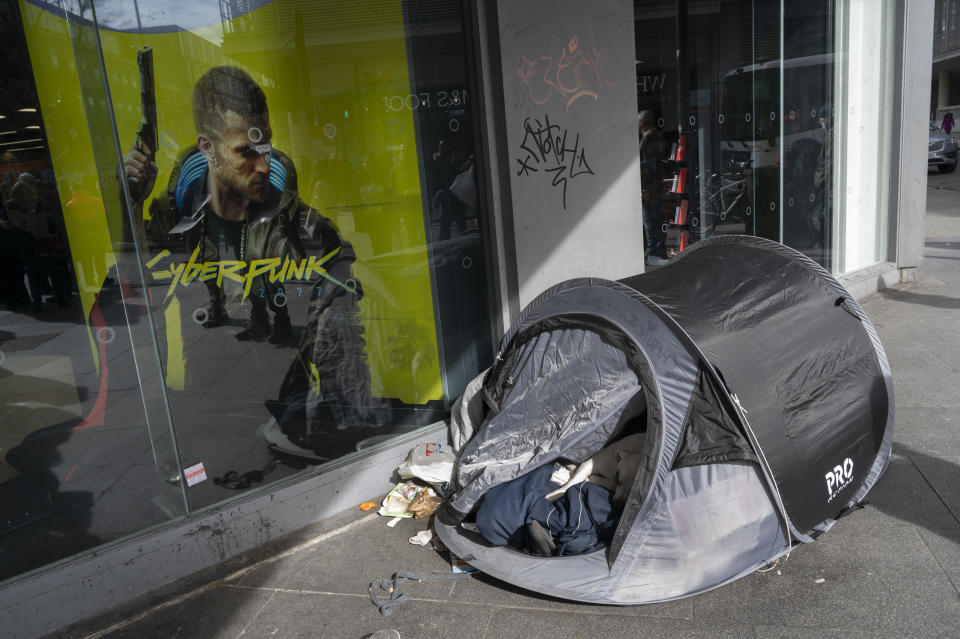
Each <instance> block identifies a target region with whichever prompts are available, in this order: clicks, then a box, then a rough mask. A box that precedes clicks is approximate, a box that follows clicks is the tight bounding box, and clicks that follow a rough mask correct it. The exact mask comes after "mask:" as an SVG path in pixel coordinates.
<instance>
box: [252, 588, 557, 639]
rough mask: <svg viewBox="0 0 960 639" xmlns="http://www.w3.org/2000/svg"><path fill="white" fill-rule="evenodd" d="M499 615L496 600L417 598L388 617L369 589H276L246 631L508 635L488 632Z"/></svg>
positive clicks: (293, 638)
mask: <svg viewBox="0 0 960 639" xmlns="http://www.w3.org/2000/svg"><path fill="white" fill-rule="evenodd" d="M234 589H238V590H239V589H243V588H242V587H236V588H234ZM258 592H261V593H266V592H268V591H258ZM498 615H499V611H496V613H495V611H494V609H493V608H492V607H490V606H481V605H463V604H461V605H457V606H451V605H449V604H445V603H444V602H443V601H437V600H423V599H420V598H413V599H411V600H410V601H407V602H406V603H404V604H403V606H401V607H400V608H398V609H397V610H396V611H395V612H394V613H393V614H392V615H391V616H389V617H384V616H382V615H381V614H380V613H379V612H377V609H376V608H374V607H373V605H372V604H371V603H370V600H369V599H368V598H367V596H366V595H365V594H364V595H344V594H329V593H325V594H321V593H313V592H309V591H301V592H295V591H274V596H273V598H272V599H271V600H270V601H269V602H268V603H267V604H266V606H264V608H263V610H262V611H260V612H259V614H258V615H257V616H256V618H255V619H253V620H252V621H251V622H250V624H249V625H248V626H247V627H246V632H245V634H244V636H245V637H283V638H284V639H360V638H361V637H366V636H368V635H370V634H372V633H374V632H376V631H378V630H385V629H394V630H396V631H398V632H399V633H400V637H402V638H403V639H413V638H415V637H416V638H418V639H453V638H456V639H483V638H484V637H491V638H493V637H502V636H504V635H499V634H491V633H488V632H487V627H488V624H489V623H490V622H491V620H492V618H493V617H495V616H498ZM526 627H527V629H528V634H526V635H524V636H526V637H547V636H564V635H545V634H541V633H540V631H539V629H536V630H534V628H533V627H531V626H530V625H527V626H526ZM234 636H236V635H234ZM565 636H570V635H565Z"/></svg>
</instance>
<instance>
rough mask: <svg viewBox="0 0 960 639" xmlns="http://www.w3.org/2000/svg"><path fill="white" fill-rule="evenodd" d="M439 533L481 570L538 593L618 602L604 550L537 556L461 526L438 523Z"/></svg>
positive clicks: (601, 601)
mask: <svg viewBox="0 0 960 639" xmlns="http://www.w3.org/2000/svg"><path fill="white" fill-rule="evenodd" d="M434 525H435V526H436V531H437V535H438V536H439V537H440V540H441V541H443V543H444V544H445V545H446V546H447V548H449V549H450V551H451V552H452V553H453V554H455V555H457V556H458V557H461V558H463V559H464V560H465V561H467V562H469V563H470V564H471V565H472V566H475V567H476V568H477V569H478V570H480V571H481V572H483V573H485V574H488V575H490V576H491V577H495V578H497V579H501V580H503V581H505V582H507V583H511V584H514V585H515V586H519V587H521V588H526V589H528V590H533V591H534V592H539V593H543V594H545V595H551V596H554V597H561V598H564V599H572V600H575V601H582V602H588V603H605V604H610V603H616V602H614V601H613V600H612V599H611V597H610V589H611V587H612V586H613V581H612V580H611V579H610V570H609V568H608V566H607V555H606V553H605V552H604V551H603V550H599V551H597V552H592V553H589V554H586V555H572V556H566V557H534V556H533V555H528V554H526V553H522V552H519V551H517V550H513V549H511V548H506V547H494V546H491V545H490V544H488V543H487V542H486V541H484V540H483V538H482V537H480V536H479V535H476V534H474V533H471V532H469V531H466V530H464V529H463V528H462V527H460V526H459V525H450V524H447V523H444V522H443V520H442V519H439V518H438V519H436V520H435V522H434Z"/></svg>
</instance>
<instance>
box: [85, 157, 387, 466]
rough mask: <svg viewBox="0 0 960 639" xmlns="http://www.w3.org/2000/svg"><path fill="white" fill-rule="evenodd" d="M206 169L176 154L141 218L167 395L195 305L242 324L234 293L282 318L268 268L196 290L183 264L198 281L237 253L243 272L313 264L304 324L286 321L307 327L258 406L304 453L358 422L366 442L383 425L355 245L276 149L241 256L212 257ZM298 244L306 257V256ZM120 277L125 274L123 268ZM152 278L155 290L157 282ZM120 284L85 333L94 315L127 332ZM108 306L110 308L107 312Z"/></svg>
mask: <svg viewBox="0 0 960 639" xmlns="http://www.w3.org/2000/svg"><path fill="white" fill-rule="evenodd" d="M207 170H208V169H207V162H206V160H205V158H204V157H203V155H202V154H201V153H200V152H199V151H198V150H197V149H196V148H193V149H189V150H188V151H187V152H185V153H184V154H182V155H181V157H180V158H179V160H178V161H177V163H176V165H175V166H174V168H173V170H172V171H171V175H170V179H169V182H168V185H167V188H166V189H165V190H164V191H163V192H162V193H161V194H160V195H159V196H157V197H156V198H154V199H153V200H152V201H151V203H150V207H149V212H150V219H149V220H147V221H146V232H147V237H148V242H149V244H150V246H149V247H146V248H147V254H146V255H145V256H143V257H142V262H143V263H145V265H146V266H147V268H146V269H145V275H146V277H147V280H148V281H147V286H148V287H151V291H150V296H151V297H152V298H153V299H152V302H148V303H149V304H150V305H151V306H153V307H154V308H156V307H157V306H158V305H159V306H161V307H162V310H160V311H156V312H154V314H153V315H154V319H155V321H156V322H157V324H158V330H157V337H158V339H159V340H160V342H161V357H162V358H163V360H164V369H165V370H164V375H165V382H166V386H167V388H168V389H170V390H174V391H177V390H184V389H187V388H189V387H190V385H191V382H192V381H193V376H194V372H193V369H194V368H195V367H194V366H192V365H191V362H190V354H191V353H192V352H197V351H198V350H201V349H197V348H196V347H195V346H194V345H191V346H189V347H188V346H187V345H185V344H187V342H188V340H185V339H184V338H183V336H184V335H185V334H186V333H188V332H189V333H190V334H192V335H194V336H195V335H197V334H200V335H201V337H200V339H203V338H204V337H205V336H206V335H209V334H208V333H206V331H205V330H204V329H201V328H200V327H199V325H200V324H201V323H202V322H199V321H198V317H197V311H198V309H199V308H200V307H202V306H204V305H209V306H208V309H209V310H208V313H209V315H210V316H212V315H213V313H215V312H216V311H217V310H218V306H219V308H224V307H226V308H227V309H228V310H229V311H230V314H231V316H232V317H236V318H240V317H241V315H240V312H238V311H236V310H235V309H236V307H237V306H242V305H243V304H237V300H239V299H240V298H241V297H242V298H243V303H249V304H251V305H253V308H254V312H257V309H261V310H263V311H265V309H266V308H267V307H269V308H270V309H271V310H272V311H273V312H274V313H277V312H280V313H284V314H285V313H286V308H285V307H286V302H285V295H286V294H285V293H284V291H283V290H282V287H283V286H284V284H285V282H284V280H283V279H282V278H276V277H270V276H271V275H275V274H276V270H277V269H275V270H274V271H271V272H269V273H268V272H264V273H262V274H260V275H257V276H256V277H253V278H251V282H248V283H246V284H244V285H241V284H237V283H236V282H232V281H228V279H227V278H220V279H221V281H219V282H218V281H217V279H218V278H210V279H207V280H206V281H204V282H202V284H204V285H205V286H198V285H199V284H201V282H199V281H194V282H189V281H187V282H186V283H185V282H184V281H183V279H187V278H185V277H184V274H185V273H186V272H187V270H188V269H187V268H186V265H189V264H190V260H193V262H194V263H196V264H199V265H201V268H194V272H195V273H196V272H202V265H210V264H214V263H219V262H221V261H223V260H228V259H229V260H232V259H234V258H235V257H236V258H237V259H238V260H239V261H243V262H245V263H246V266H245V268H246V269H247V271H248V272H249V269H250V264H251V263H253V262H254V261H256V260H265V259H268V258H278V261H279V263H280V264H283V265H286V264H287V263H290V264H300V266H301V267H302V266H303V265H304V264H305V263H306V262H307V261H310V262H311V264H316V265H318V266H317V267H316V268H314V269H313V270H312V271H311V270H309V269H305V272H304V274H303V277H304V278H309V279H310V281H309V284H308V283H307V282H303V284H304V287H303V288H304V289H307V286H309V291H310V301H309V303H308V306H307V316H306V318H302V317H293V318H292V320H293V322H294V323H295V324H297V323H299V322H301V321H303V320H304V319H305V320H306V326H305V328H304V330H303V332H302V334H301V336H300V340H299V344H298V348H297V351H296V353H295V354H293V352H292V351H291V350H289V349H282V350H281V351H280V352H282V353H291V357H292V361H291V362H290V365H289V367H288V370H287V373H286V375H285V376H284V377H283V379H277V380H263V386H264V387H265V388H270V387H272V388H273V389H277V388H278V387H279V392H278V393H277V394H276V395H274V396H275V397H277V399H276V400H270V401H268V402H267V407H268V408H269V410H270V412H271V413H272V414H273V416H274V417H276V418H277V419H278V421H279V422H280V425H281V426H282V427H283V431H284V433H286V434H287V435H288V436H289V437H290V438H291V440H294V441H296V442H297V443H298V444H299V445H302V446H307V447H311V448H329V447H330V446H331V445H333V442H335V441H337V440H340V439H349V438H348V437H343V436H342V434H341V433H340V431H343V430H345V429H347V428H356V427H358V426H359V427H361V428H360V429H359V430H360V431H362V432H358V433H356V434H357V436H366V435H367V433H368V432H369V429H371V428H377V427H379V425H380V424H381V423H382V422H383V419H384V418H383V417H382V416H381V415H382V410H380V409H378V408H376V406H375V404H376V403H375V402H374V401H373V400H372V399H371V397H370V373H369V369H368V368H367V361H366V344H365V341H364V339H363V328H362V325H361V323H360V319H359V309H358V305H357V302H358V301H359V300H360V299H361V297H362V295H363V293H362V288H361V286H360V284H359V282H357V281H356V280H354V279H353V278H352V277H351V270H352V264H353V262H354V261H355V259H356V257H355V254H354V252H353V248H352V246H351V245H350V243H348V242H346V241H344V240H343V239H342V238H341V237H340V234H339V233H338V231H337V229H336V228H335V226H334V225H333V223H332V222H331V221H330V220H328V219H327V218H325V217H323V216H321V215H320V214H319V213H318V212H317V211H316V210H314V209H313V208H312V207H310V206H309V205H307V204H306V203H305V202H303V201H302V200H301V199H300V198H299V196H298V192H297V175H296V169H295V167H294V165H293V163H292V162H291V161H290V159H289V158H288V157H287V156H286V155H284V154H283V153H281V152H279V151H277V150H274V151H273V152H272V154H271V158H270V175H269V180H270V187H269V194H268V196H267V197H266V198H265V199H264V201H263V202H260V203H256V202H252V203H251V204H250V208H249V210H248V213H247V219H246V221H245V223H244V225H243V227H242V230H241V234H240V245H239V249H238V253H239V255H236V256H235V255H230V256H225V255H220V254H219V253H220V251H219V249H218V246H217V243H216V242H214V241H213V240H212V239H211V238H210V237H209V236H208V234H207V232H206V227H207V224H208V218H209V216H212V215H214V213H213V212H212V211H211V210H210V209H209V206H208V204H207V195H206V188H205V187H206V179H207ZM305 244H306V245H307V246H308V247H309V249H310V250H309V251H307V250H305V249H304V245H305ZM142 248H143V247H141V250H142ZM308 253H309V255H308ZM161 256H166V257H164V258H161ZM120 259H121V256H120V255H118V260H120ZM177 262H179V263H177ZM320 264H322V267H321V266H319V265H320ZM180 267H183V269H182V270H181V271H180V272H179V274H178V273H176V272H175V271H176V270H177V269H178V268H180ZM284 268H285V266H284ZM124 270H125V271H126V272H127V273H131V271H132V269H130V268H129V267H128V268H125V269H124ZM210 272H213V269H211V271H210ZM311 273H312V275H311ZM131 274H132V273H131ZM151 279H152V280H153V281H150V280H151ZM158 279H160V281H162V282H163V284H164V286H160V287H157V286H156V282H157V280H158ZM177 279H180V281H179V282H178V281H177ZM196 279H201V278H196ZM171 282H172V284H173V285H172V286H170V287H169V289H168V288H167V286H166V284H167V283H171ZM286 283H287V284H289V281H288V282H286ZM185 284H186V285H185ZM190 284H192V286H191V285H190ZM122 286H123V283H122V282H120V283H118V284H117V285H116V286H115V287H114V288H115V289H117V290H115V291H113V294H112V295H111V294H110V293H111V291H110V290H108V289H110V288H111V287H109V286H107V287H105V288H104V292H103V294H101V296H100V298H99V300H98V304H97V306H96V307H95V308H94V310H93V311H92V312H91V316H92V317H91V320H92V322H91V323H92V324H93V325H95V324H96V323H97V315H98V314H100V322H106V323H107V324H109V325H113V324H117V325H124V324H125V322H124V320H123V317H122V315H123V314H122V313H120V314H118V313H117V312H116V311H117V309H118V308H121V307H122V302H121V301H120V299H119V298H120V293H121V292H120V290H119V288H120V287H122ZM231 286H232V287H233V291H231V290H230V288H231ZM244 289H245V290H244ZM245 292H246V293H247V294H246V295H245V294H244V293H245ZM158 295H160V296H161V297H160V299H162V300H163V302H162V304H160V302H159V300H158V299H157V296H158ZM111 299H112V300H113V301H114V302H115V303H112V304H111V302H110V300H111ZM108 306H112V307H114V310H113V312H109V311H105V310H104V309H105V308H106V307H108ZM104 316H106V317H107V319H104ZM199 319H203V318H199ZM160 324H162V328H161V326H159V325H160ZM211 337H212V336H211ZM190 343H191V344H196V342H190ZM247 348H249V346H248V345H245V343H243V342H237V341H232V344H231V345H230V350H231V351H233V350H234V349H237V351H236V352H237V359H239V358H240V355H241V354H242V349H247ZM198 359H199V358H198ZM250 372H251V374H253V373H254V372H253V371H250ZM101 386H102V387H103V386H104V385H103V384H102V385H101ZM275 392H276V391H271V392H267V393H265V394H268V395H273V394H274V393H275ZM266 417H267V415H266V413H265V418H266ZM318 452H319V451H318ZM329 452H331V453H335V452H336V451H329Z"/></svg>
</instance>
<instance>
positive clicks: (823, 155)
mask: <svg viewBox="0 0 960 639" xmlns="http://www.w3.org/2000/svg"><path fill="white" fill-rule="evenodd" d="M819 122H820V126H821V127H823V145H822V146H821V147H820V157H819V158H818V160H817V170H816V171H814V174H813V186H814V193H815V202H816V207H815V208H814V211H813V215H811V216H810V217H809V221H810V232H811V242H810V247H811V248H825V247H827V246H828V242H827V234H828V232H829V228H828V225H827V222H828V220H829V219H830V215H829V211H830V208H831V206H832V200H833V189H832V183H833V175H832V171H833V105H832V104H825V105H823V107H822V108H821V109H820V118H819Z"/></svg>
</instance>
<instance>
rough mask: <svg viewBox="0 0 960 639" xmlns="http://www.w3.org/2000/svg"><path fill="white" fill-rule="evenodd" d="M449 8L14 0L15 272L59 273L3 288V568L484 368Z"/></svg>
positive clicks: (264, 473)
mask: <svg viewBox="0 0 960 639" xmlns="http://www.w3.org/2000/svg"><path fill="white" fill-rule="evenodd" d="M427 9H429V10H424V9H423V8H422V7H421V6H420V5H419V3H417V2H415V1H412V0H411V1H408V2H400V1H395V0H380V1H377V2H372V3H371V2H367V3H363V4H362V5H358V6H354V5H352V4H350V3H312V2H299V1H296V0H274V1H261V2H241V1H240V0H237V1H229V2H224V1H222V0H221V1H214V0H209V1H207V0H204V1H201V2H197V1H193V2H186V1H181V0H169V1H166V2H154V3H143V2H140V3H137V2H119V1H110V0H102V1H96V2H66V3H56V4H51V3H47V2H44V1H42V0H22V1H21V2H20V3H19V4H14V5H12V6H11V7H10V8H9V9H8V11H9V12H10V13H11V15H12V18H13V19H12V21H7V22H6V24H8V25H10V24H13V25H15V26H14V27H10V29H11V33H10V34H9V36H10V37H8V40H7V42H8V43H11V42H19V43H20V45H19V47H16V46H10V45H8V49H7V54H6V57H7V65H6V68H8V69H11V70H12V71H13V72H14V74H13V75H11V77H16V78H19V80H17V81H18V82H21V84H22V86H23V87H29V92H26V89H24V90H22V91H21V90H8V91H6V92H5V93H4V95H5V96H6V97H4V98H3V100H5V103H4V105H3V107H2V108H3V109H4V110H3V111H2V114H3V115H5V116H6V118H7V119H4V120H0V123H5V122H10V123H16V125H17V126H16V131H17V133H16V140H17V145H16V146H15V147H12V148H10V149H9V150H8V152H6V153H5V154H4V155H3V157H2V158H0V160H2V163H3V164H2V166H0V170H2V171H3V176H4V182H5V184H7V185H8V186H9V189H10V190H9V191H7V192H5V194H4V205H5V208H6V209H7V210H9V211H10V212H11V214H10V215H6V216H5V219H8V220H10V222H9V226H10V228H11V229H15V230H11V231H9V232H8V231H7V230H6V229H7V226H5V227H4V229H5V230H4V236H3V238H4V242H17V241H20V240H18V239H17V238H24V239H23V242H22V243H23V245H24V246H26V245H27V244H31V245H32V246H34V247H36V248H35V252H34V254H33V255H34V256H33V257H31V256H30V254H29V252H28V251H27V249H26V248H24V249H23V250H22V251H21V253H22V254H23V257H20V258H19V259H20V262H18V264H19V266H18V265H14V268H12V269H11V270H8V271H5V272H12V273H14V274H16V273H17V272H18V271H16V268H19V269H20V271H19V273H20V274H23V273H26V274H27V276H28V277H27V278H26V280H25V281H29V282H30V286H31V287H33V279H31V277H33V275H32V274H37V275H36V276H37V277H40V278H42V279H43V281H42V282H41V283H40V284H38V285H37V286H38V288H37V291H38V292H35V291H34V290H33V289H32V288H31V290H30V291H29V292H27V291H25V290H22V289H23V288H24V287H25V286H26V285H25V284H24V282H19V284H18V281H19V279H23V278H22V277H20V278H18V277H16V276H14V277H12V278H10V279H11V282H10V283H9V286H8V285H7V284H8V283H5V288H4V293H5V298H4V302H5V304H6V310H4V311H3V315H2V317H3V320H2V329H0V330H2V331H3V332H2V333H0V340H2V343H0V350H2V355H0V367H2V368H0V374H2V377H0V396H2V398H3V405H4V410H5V411H6V412H7V413H8V414H10V415H11V416H13V417H16V418H17V419H16V420H15V421H16V422H17V426H16V427H6V428H4V430H3V431H2V437H3V439H2V440H0V459H2V464H0V497H2V500H0V556H2V557H4V558H6V557H13V556H18V560H17V561H16V562H7V561H3V562H0V563H2V565H3V572H2V573H0V580H2V579H4V578H9V577H12V576H15V575H17V574H20V573H22V572H24V571H25V570H29V569H31V568H35V567H38V566H41V565H44V564H46V563H48V562H50V561H54V560H57V559H59V558H61V557H64V556H68V555H70V554H73V553H76V552H80V551H83V550H85V549H89V548H92V547H94V546H97V545H99V544H102V543H104V542H108V541H111V540H114V539H117V538H119V537H122V536H124V535H129V534H132V533H136V532H139V531H142V530H144V529H146V528H148V527H150V526H154V525H157V524H160V523H163V522H165V521H168V520H170V519H172V518H176V517H180V516H183V515H185V514H190V513H192V512H195V511H196V510H197V509H200V508H204V507H206V506H209V505H212V504H216V503H221V502H222V501H223V500H225V499H228V498H231V497H234V496H237V495H241V494H243V492H244V491H247V490H252V489H256V488H258V487H261V486H263V485H265V484H267V483H269V482H271V481H274V480H277V479H281V478H284V477H287V476H290V475H291V474H294V473H296V472H300V471H302V470H303V469H305V468H307V469H309V468H317V467H321V468H322V465H323V464H325V463H327V462H330V461H332V460H337V459H342V458H343V457H344V456H347V455H356V454H362V453H363V452H364V451H366V450H369V449H370V448H372V447H374V446H378V445H385V444H386V443H388V442H389V441H390V440H391V438H393V437H396V436H397V435H400V434H404V433H408V432H411V431H412V430H415V429H417V428H420V427H423V426H427V425H430V424H433V423H436V422H438V421H439V420H442V419H444V418H445V417H446V415H447V411H448V409H449V404H450V402H451V400H452V399H453V398H455V397H456V396H457V395H459V393H460V392H461V391H462V389H463V387H464V385H465V384H466V382H467V381H468V380H469V379H470V378H472V377H473V376H474V375H476V374H477V373H478V372H479V370H480V368H481V367H482V366H484V365H485V364H486V363H487V362H489V360H490V358H491V356H492V354H491V338H492V334H491V326H490V317H491V313H490V308H489V298H488V295H487V290H488V287H487V282H486V273H487V267H486V264H485V262H484V255H485V252H484V250H483V246H484V244H483V239H482V238H483V233H484V227H485V224H483V223H482V219H483V217H482V216H483V212H482V210H481V207H480V204H479V198H478V191H477V175H476V168H475V164H474V158H475V148H476V142H475V138H474V112H473V103H472V95H471V93H472V91H471V88H470V83H469V82H468V78H467V62H466V51H465V49H464V25H463V16H462V15H461V5H460V3H459V2H452V1H451V2H441V3H437V2H431V3H429V7H427ZM11 81H12V80H11ZM19 86H20V85H18V87H19ZM24 95H30V96H33V97H32V98H30V99H27V98H23V99H24V100H27V101H26V102H24V103H23V104H22V105H21V104H19V102H16V100H14V96H17V99H18V100H19V99H20V96H24ZM28 102H29V103H28ZM27 107H29V108H32V109H35V111H31V112H29V113H27V112H26V111H24V110H23V109H25V108H27ZM31 117H32V118H33V119H32V120H31V119H30V118H31ZM28 120H29V122H30V123H34V124H31V126H37V127H38V128H37V129H27V128H26V127H27V125H28ZM34 121H35V122H34ZM21 125H22V130H21ZM11 128H14V127H11ZM28 130H29V131H37V132H36V133H35V134H33V133H31V134H30V135H31V136H33V137H34V138H36V140H35V144H36V146H37V147H39V148H27V146H25V145H26V141H24V142H23V144H20V139H21V138H23V139H24V140H28V139H29V138H27V137H24V134H26V132H27V131H28ZM11 141H13V138H11ZM0 142H2V141H0ZM31 144H34V142H31ZM0 148H2V147H0ZM31 175H32V176H33V178H32V179H34V181H35V182H37V185H36V187H37V188H36V191H37V198H36V203H35V204H33V205H31V208H29V210H30V211H32V212H33V213H34V214H35V216H42V217H43V223H44V224H46V227H45V228H43V229H39V228H38V229H37V230H32V229H30V228H26V226H25V222H24V221H23V219H24V214H20V216H19V217H17V215H16V213H14V212H15V211H20V209H21V207H22V206H23V205H22V204H21V203H20V201H21V199H22V198H20V197H14V195H19V193H20V192H21V191H17V190H16V189H18V188H21V189H22V187H18V186H17V184H19V183H20V181H22V180H30V179H31V178H30V177H29V176H31ZM24 176H27V177H24ZM24 233H26V234H29V235H30V236H31V238H32V240H30V241H27V240H26V239H25V238H26V237H27V235H24ZM18 246H19V245H18ZM41 258H42V259H41ZM8 289H9V290H10V291H12V293H11V296H12V297H10V298H9V299H8V298H7V297H6V292H7V290H8ZM44 293H46V294H47V295H46V297H44ZM38 299H39V300H40V303H42V304H43V307H42V308H40V309H39V310H38V309H36V308H34V307H35V305H36V304H37V300H38ZM58 303H62V304H63V305H64V306H65V308H64V309H57V308H56V306H57V304H58ZM48 387H49V388H48ZM48 391H49V392H48ZM40 404H42V409H41V408H38V406H39V405H40ZM8 423H11V424H12V423H13V421H9V422H8ZM60 534H62V535H67V536H69V537H70V543H69V544H60V545H59V546H57V545H55V544H51V543H45V542H43V539H44V536H52V535H60Z"/></svg>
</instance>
